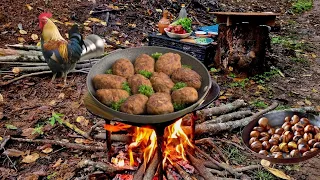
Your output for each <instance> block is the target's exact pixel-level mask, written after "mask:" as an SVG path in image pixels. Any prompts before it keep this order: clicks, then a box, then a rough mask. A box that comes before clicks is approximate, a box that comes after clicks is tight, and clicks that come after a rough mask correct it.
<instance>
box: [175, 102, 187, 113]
mask: <svg viewBox="0 0 320 180" xmlns="http://www.w3.org/2000/svg"><path fill="white" fill-rule="evenodd" d="M173 108H174V110H176V111H180V110H182V109H184V108H186V105H185V104H177V103H173Z"/></svg>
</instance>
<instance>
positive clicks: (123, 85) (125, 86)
mask: <svg viewBox="0 0 320 180" xmlns="http://www.w3.org/2000/svg"><path fill="white" fill-rule="evenodd" d="M122 89H123V90H125V91H127V92H128V93H129V94H131V88H130V86H129V84H128V82H124V83H122Z"/></svg>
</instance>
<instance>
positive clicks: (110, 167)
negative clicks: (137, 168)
mask: <svg viewBox="0 0 320 180" xmlns="http://www.w3.org/2000/svg"><path fill="white" fill-rule="evenodd" d="M87 166H93V167H94V168H96V169H99V170H102V171H104V172H106V173H107V174H112V173H115V172H120V171H126V170H132V169H128V168H123V167H117V166H113V165H111V164H107V163H103V162H94V161H91V160H88V159H85V160H82V161H80V162H79V163H78V167H79V168H84V167H87Z"/></svg>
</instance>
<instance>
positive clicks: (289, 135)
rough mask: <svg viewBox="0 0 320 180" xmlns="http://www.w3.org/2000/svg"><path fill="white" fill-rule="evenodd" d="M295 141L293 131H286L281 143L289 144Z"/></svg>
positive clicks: (281, 137)
mask: <svg viewBox="0 0 320 180" xmlns="http://www.w3.org/2000/svg"><path fill="white" fill-rule="evenodd" d="M292 139H293V133H292V132H291V131H286V132H284V133H283V135H282V136H280V141H281V142H285V143H288V142H290V141H291V140H292Z"/></svg>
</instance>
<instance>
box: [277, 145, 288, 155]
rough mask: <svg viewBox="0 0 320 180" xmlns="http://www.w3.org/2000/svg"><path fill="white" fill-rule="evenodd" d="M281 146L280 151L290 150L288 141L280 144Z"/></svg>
mask: <svg viewBox="0 0 320 180" xmlns="http://www.w3.org/2000/svg"><path fill="white" fill-rule="evenodd" d="M279 148H280V151H282V152H285V153H287V152H289V148H288V144H287V143H281V144H280V145H279Z"/></svg>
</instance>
